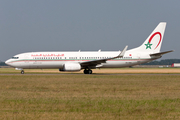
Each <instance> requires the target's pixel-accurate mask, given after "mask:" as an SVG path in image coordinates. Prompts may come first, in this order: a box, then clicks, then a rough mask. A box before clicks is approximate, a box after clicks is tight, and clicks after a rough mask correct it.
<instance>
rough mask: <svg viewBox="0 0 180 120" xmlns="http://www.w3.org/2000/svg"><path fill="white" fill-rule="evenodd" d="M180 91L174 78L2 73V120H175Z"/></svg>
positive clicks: (179, 114)
mask: <svg viewBox="0 0 180 120" xmlns="http://www.w3.org/2000/svg"><path fill="white" fill-rule="evenodd" d="M28 73H29V72H28ZM179 90H180V75H178V74H124V75H123V74H120V75H119V74H113V75H108V74H103V75H102V74H92V75H84V74H62V75H56V74H55V75H48V74H47V75H46V74H45V75H39V74H34V75H28V74H27V75H20V74H13V75H8V74H7V75H6V74H2V75H0V119H15V120H16V119H18V120H24V119H39V120H49V119H67V120H69V119H75V120H79V119H80V120H84V119H90V120H91V119H93V120H94V119H135V120H136V119H137V120H139V119H179V118H180V92H179Z"/></svg>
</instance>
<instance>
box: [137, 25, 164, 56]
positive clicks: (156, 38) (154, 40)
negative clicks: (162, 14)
mask: <svg viewBox="0 0 180 120" xmlns="http://www.w3.org/2000/svg"><path fill="white" fill-rule="evenodd" d="M165 28H166V22H161V23H159V25H158V26H157V27H156V28H155V29H154V31H153V32H152V33H151V34H150V35H149V37H148V38H147V39H146V40H145V42H144V43H143V44H142V45H141V46H140V47H138V48H135V49H136V50H137V51H142V52H150V53H158V52H160V49H161V44H162V41H163V36H164V31H165Z"/></svg>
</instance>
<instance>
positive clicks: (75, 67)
mask: <svg viewBox="0 0 180 120" xmlns="http://www.w3.org/2000/svg"><path fill="white" fill-rule="evenodd" d="M80 70H81V65H80V64H79V63H65V64H64V65H63V68H62V69H59V71H80Z"/></svg>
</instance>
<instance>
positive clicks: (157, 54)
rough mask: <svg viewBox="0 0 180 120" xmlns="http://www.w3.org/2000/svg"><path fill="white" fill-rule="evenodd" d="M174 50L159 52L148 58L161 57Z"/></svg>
mask: <svg viewBox="0 0 180 120" xmlns="http://www.w3.org/2000/svg"><path fill="white" fill-rule="evenodd" d="M173 51H174V50H170V51H165V52H159V53H153V54H150V56H162V55H164V54H166V53H169V52H173Z"/></svg>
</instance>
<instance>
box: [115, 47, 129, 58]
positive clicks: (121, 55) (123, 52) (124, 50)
mask: <svg viewBox="0 0 180 120" xmlns="http://www.w3.org/2000/svg"><path fill="white" fill-rule="evenodd" d="M127 48H128V46H127V45H126V47H125V48H124V49H123V51H121V53H120V54H119V55H118V56H117V57H115V58H120V57H123V56H124V54H125V52H126V50H127Z"/></svg>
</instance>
